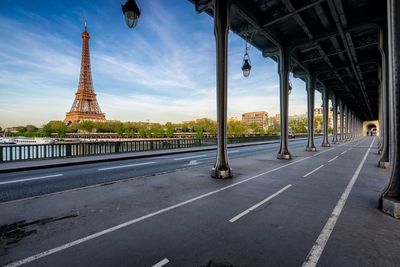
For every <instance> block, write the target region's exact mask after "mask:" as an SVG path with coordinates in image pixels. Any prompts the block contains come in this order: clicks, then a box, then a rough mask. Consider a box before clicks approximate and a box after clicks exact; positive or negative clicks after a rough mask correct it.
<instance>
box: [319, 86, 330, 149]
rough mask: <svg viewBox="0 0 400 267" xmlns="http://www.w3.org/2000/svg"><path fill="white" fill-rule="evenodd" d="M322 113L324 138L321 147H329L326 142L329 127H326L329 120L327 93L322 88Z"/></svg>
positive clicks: (326, 90) (327, 141)
mask: <svg viewBox="0 0 400 267" xmlns="http://www.w3.org/2000/svg"><path fill="white" fill-rule="evenodd" d="M322 109H323V110H322V111H323V123H324V125H323V126H324V137H323V141H322V145H321V146H323V147H329V146H331V145H330V144H329V140H328V130H329V127H328V126H329V125H328V120H329V92H328V89H326V88H323V89H322Z"/></svg>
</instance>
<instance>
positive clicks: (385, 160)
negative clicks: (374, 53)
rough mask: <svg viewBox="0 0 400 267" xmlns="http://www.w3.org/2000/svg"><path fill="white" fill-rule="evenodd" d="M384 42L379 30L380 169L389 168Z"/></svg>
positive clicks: (386, 74) (386, 72)
mask: <svg viewBox="0 0 400 267" xmlns="http://www.w3.org/2000/svg"><path fill="white" fill-rule="evenodd" d="M386 47H387V45H386V41H385V38H384V35H383V31H382V30H381V31H380V33H379V51H380V52H381V57H382V67H381V84H380V89H381V98H382V99H381V105H382V108H381V112H382V121H381V123H382V127H381V128H382V132H381V133H380V135H381V140H382V141H381V142H382V144H381V150H380V154H381V155H382V156H381V158H380V160H379V162H378V166H379V167H380V168H384V169H386V168H389V138H390V137H389V128H388V127H389V97H388V84H387V80H388V71H387V63H388V62H387V59H386V52H385V51H387V48H386Z"/></svg>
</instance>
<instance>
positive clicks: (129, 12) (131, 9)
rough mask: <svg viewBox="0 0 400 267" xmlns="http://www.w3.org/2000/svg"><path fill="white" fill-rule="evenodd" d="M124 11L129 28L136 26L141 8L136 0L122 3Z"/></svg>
mask: <svg viewBox="0 0 400 267" xmlns="http://www.w3.org/2000/svg"><path fill="white" fill-rule="evenodd" d="M122 12H123V13H124V17H125V22H126V25H128V27H129V28H134V27H135V26H136V24H137V22H138V20H139V17H140V9H139V7H138V6H137V4H136V1H135V0H127V1H126V2H125V4H124V5H122Z"/></svg>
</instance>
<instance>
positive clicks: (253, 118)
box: [242, 111, 268, 130]
mask: <svg viewBox="0 0 400 267" xmlns="http://www.w3.org/2000/svg"><path fill="white" fill-rule="evenodd" d="M242 122H245V123H257V124H258V125H260V127H262V128H263V129H264V130H267V129H268V112H266V111H256V112H247V113H244V114H242Z"/></svg>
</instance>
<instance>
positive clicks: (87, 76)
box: [64, 23, 106, 124]
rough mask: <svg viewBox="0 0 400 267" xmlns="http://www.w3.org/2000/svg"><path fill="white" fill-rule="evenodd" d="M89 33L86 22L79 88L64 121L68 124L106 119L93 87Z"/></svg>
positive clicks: (83, 34)
mask: <svg viewBox="0 0 400 267" xmlns="http://www.w3.org/2000/svg"><path fill="white" fill-rule="evenodd" d="M89 38H90V36H89V33H88V32H87V27H86V23H85V31H84V32H82V61H81V74H80V77H79V86H78V90H77V91H76V93H75V100H74V103H73V104H72V107H71V110H70V111H69V112H67V115H66V117H65V120H64V122H65V123H67V124H70V123H74V122H78V123H79V122H81V121H105V120H106V117H105V114H104V113H102V112H101V110H100V106H99V104H98V103H97V99H96V94H95V92H94V89H93V83H92V73H91V71H90V53H89Z"/></svg>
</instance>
